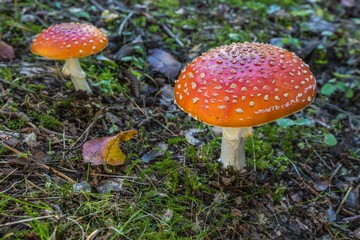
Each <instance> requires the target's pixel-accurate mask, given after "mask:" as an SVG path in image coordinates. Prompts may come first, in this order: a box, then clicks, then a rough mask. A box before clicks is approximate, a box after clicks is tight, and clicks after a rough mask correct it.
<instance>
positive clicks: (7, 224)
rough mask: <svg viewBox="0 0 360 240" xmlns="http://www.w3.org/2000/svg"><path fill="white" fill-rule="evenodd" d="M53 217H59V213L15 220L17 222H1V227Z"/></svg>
mask: <svg viewBox="0 0 360 240" xmlns="http://www.w3.org/2000/svg"><path fill="white" fill-rule="evenodd" d="M53 217H58V216H57V215H49V216H42V217H34V218H27V219H23V220H19V221H15V222H8V223H4V224H0V228H1V227H8V226H11V225H15V224H19V223H26V222H31V221H35V220H42V219H47V218H53Z"/></svg>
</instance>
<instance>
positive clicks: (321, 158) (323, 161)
mask: <svg viewBox="0 0 360 240" xmlns="http://www.w3.org/2000/svg"><path fill="white" fill-rule="evenodd" d="M313 151H314V153H315V155H316V156H317V157H318V158H319V159H320V161H321V162H322V163H323V164H324V165H325V166H326V167H327V168H328V169H329V170H330V169H333V168H332V167H330V166H329V165H328V164H327V163H326V161H325V160H324V158H323V157H322V156H320V154H319V153H318V152H317V151H316V150H315V149H313Z"/></svg>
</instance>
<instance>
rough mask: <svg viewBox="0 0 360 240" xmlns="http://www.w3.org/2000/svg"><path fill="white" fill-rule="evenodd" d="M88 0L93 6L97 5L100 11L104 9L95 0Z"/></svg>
mask: <svg viewBox="0 0 360 240" xmlns="http://www.w3.org/2000/svg"><path fill="white" fill-rule="evenodd" d="M90 2H91V3H92V4H93V5H94V6H95V7H97V8H98V9H99V10H100V11H101V12H103V11H105V8H104V7H103V6H101V5H100V3H98V2H97V1H95V0H90Z"/></svg>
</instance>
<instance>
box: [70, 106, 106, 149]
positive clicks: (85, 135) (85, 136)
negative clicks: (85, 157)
mask: <svg viewBox="0 0 360 240" xmlns="http://www.w3.org/2000/svg"><path fill="white" fill-rule="evenodd" d="M103 113H104V108H101V109H100V110H99V111H97V112H96V114H95V117H94V120H93V121H92V122H91V123H90V124H89V126H88V127H87V128H86V129H85V131H84V132H83V133H82V134H81V136H80V137H79V138H78V139H77V140H76V141H75V142H74V143H73V144H71V146H70V147H69V149H76V148H79V147H80V146H81V145H82V144H83V143H84V142H85V141H86V140H87V138H88V136H89V133H90V129H91V128H92V126H93V125H94V124H95V123H96V121H97V120H98V119H99V118H100V117H101V116H102V115H103ZM80 139H82V141H81V143H80V144H79V145H78V146H76V147H75V145H76V144H77V143H78V142H79V141H80Z"/></svg>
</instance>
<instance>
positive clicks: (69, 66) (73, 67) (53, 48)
mask: <svg viewBox="0 0 360 240" xmlns="http://www.w3.org/2000/svg"><path fill="white" fill-rule="evenodd" d="M107 44H108V39H107V37H106V36H105V34H104V33H103V32H102V31H100V30H99V29H97V28H96V27H95V26H93V25H90V24H87V23H74V22H70V23H61V24H56V25H53V26H51V27H49V28H48V29H46V30H43V31H42V32H41V33H40V34H38V35H37V36H36V38H35V39H34V40H33V42H32V44H31V51H32V52H33V53H35V54H37V55H40V56H43V57H46V58H50V59H57V60H65V65H64V67H63V69H62V72H63V73H64V75H68V76H70V78H71V81H72V82H73V84H74V87H75V89H76V90H84V91H87V92H91V89H90V87H89V85H88V84H87V82H86V79H85V77H86V74H85V72H84V71H83V70H82V69H81V66H80V62H79V58H81V57H87V56H89V55H92V54H95V53H97V52H99V51H101V50H103V49H104V48H105V47H106V46H107Z"/></svg>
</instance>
